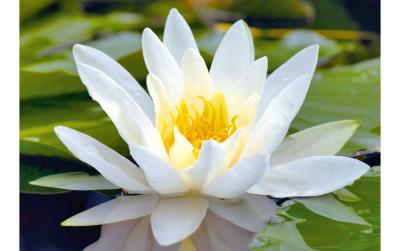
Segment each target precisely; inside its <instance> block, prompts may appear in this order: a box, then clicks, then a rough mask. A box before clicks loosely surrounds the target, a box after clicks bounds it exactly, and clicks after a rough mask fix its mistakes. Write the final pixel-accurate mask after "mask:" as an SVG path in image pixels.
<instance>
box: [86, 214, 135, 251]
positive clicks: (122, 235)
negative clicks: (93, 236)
mask: <svg viewBox="0 0 400 251" xmlns="http://www.w3.org/2000/svg"><path fill="white" fill-rule="evenodd" d="M139 221H140V220H139V219H137V220H129V221H122V222H117V223H112V224H105V225H103V226H101V235H100V238H99V240H97V241H96V242H95V243H93V244H91V245H90V246H88V247H86V248H85V249H84V250H83V251H120V250H121V247H122V245H123V243H124V242H125V240H126V237H127V236H128V234H129V232H130V230H131V229H132V228H134V227H135V225H136V224H137V223H138V222H139Z"/></svg>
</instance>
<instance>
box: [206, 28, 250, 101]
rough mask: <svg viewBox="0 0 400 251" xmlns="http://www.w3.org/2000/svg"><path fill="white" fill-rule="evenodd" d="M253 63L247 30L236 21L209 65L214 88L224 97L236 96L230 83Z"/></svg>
mask: <svg viewBox="0 0 400 251" xmlns="http://www.w3.org/2000/svg"><path fill="white" fill-rule="evenodd" d="M253 61H254V45H253V40H252V37H251V34H250V31H249V28H248V26H247V24H246V23H245V22H243V21H242V20H240V21H237V22H236V23H234V24H233V25H232V27H231V28H230V29H229V30H228V32H227V33H226V34H225V36H224V38H223V39H222V41H221V43H220V45H219V47H218V49H217V51H216V53H215V55H214V59H213V61H212V64H211V69H210V75H211V78H212V79H213V81H214V83H215V86H216V87H217V88H218V89H220V90H221V91H223V92H224V94H225V95H228V97H229V96H231V95H236V93H235V90H234V89H232V83H235V82H237V80H238V79H240V78H241V77H242V76H243V75H244V74H245V72H246V70H247V68H248V67H249V66H250V65H251V64H252V63H253Z"/></svg>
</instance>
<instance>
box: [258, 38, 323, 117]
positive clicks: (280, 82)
mask: <svg viewBox="0 0 400 251" xmlns="http://www.w3.org/2000/svg"><path fill="white" fill-rule="evenodd" d="M318 50H319V46H318V45H312V46H309V47H307V48H305V49H303V50H302V51H300V52H298V53H297V54H296V55H294V56H293V57H292V58H290V59H289V60H288V61H286V62H285V63H284V64H283V65H281V66H280V67H279V68H278V69H276V70H275V71H274V72H273V73H272V74H271V75H269V77H268V78H267V81H266V83H265V88H264V90H263V94H262V95H261V103H260V106H259V109H258V112H257V116H256V120H258V119H259V118H261V116H262V114H263V113H264V111H265V109H267V107H268V105H269V104H270V103H271V102H272V100H273V99H274V98H275V97H276V96H278V94H279V93H280V92H281V91H282V90H284V89H285V88H286V86H288V85H289V84H290V83H291V82H292V81H294V80H295V79H297V78H299V77H300V76H303V75H309V76H312V75H313V74H314V71H315V67H316V65H317V61H318Z"/></svg>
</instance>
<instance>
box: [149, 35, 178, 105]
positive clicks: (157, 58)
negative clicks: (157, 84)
mask: <svg viewBox="0 0 400 251" xmlns="http://www.w3.org/2000/svg"><path fill="white" fill-rule="evenodd" d="M142 49H143V57H144V61H145V63H146V66H147V69H148V70H149V72H150V73H152V74H154V75H156V76H157V77H158V78H160V79H161V81H162V83H163V84H164V85H165V89H166V90H167V92H168V95H169V97H170V98H171V100H172V101H173V102H174V103H175V104H176V103H177V102H178V101H179V100H180V98H181V97H182V93H183V86H184V85H183V79H182V73H181V70H180V68H179V65H178V64H177V62H176V61H175V59H174V58H173V57H172V55H171V53H170V52H169V51H168V49H167V47H165V45H164V44H163V43H162V42H161V41H160V39H158V37H157V35H156V34H154V32H153V31H151V30H150V29H149V28H146V29H145V30H144V31H143V36H142Z"/></svg>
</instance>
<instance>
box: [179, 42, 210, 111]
mask: <svg viewBox="0 0 400 251" xmlns="http://www.w3.org/2000/svg"><path fill="white" fill-rule="evenodd" d="M181 68H182V74H183V79H184V81H185V95H184V98H185V101H186V102H188V103H193V102H194V105H195V107H200V108H202V105H203V103H202V102H201V100H200V99H199V96H202V97H204V98H206V99H208V98H210V97H211V95H212V94H213V93H214V91H215V90H214V84H213V82H212V80H211V77H210V74H209V73H208V69H207V65H206V63H205V62H204V59H203V58H202V57H201V55H200V54H199V52H198V51H195V50H193V49H188V50H187V51H186V52H185V54H184V56H183V59H182V64H181Z"/></svg>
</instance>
